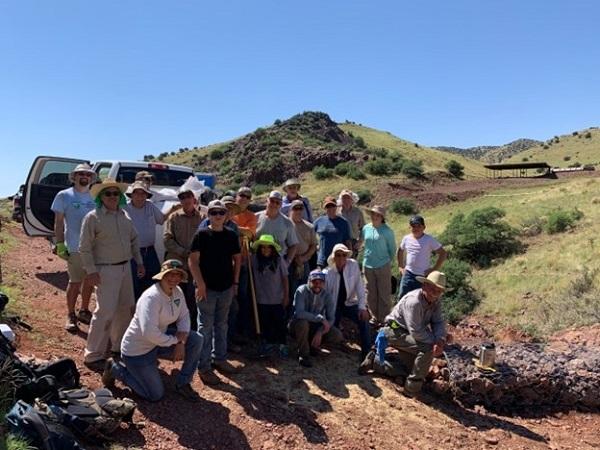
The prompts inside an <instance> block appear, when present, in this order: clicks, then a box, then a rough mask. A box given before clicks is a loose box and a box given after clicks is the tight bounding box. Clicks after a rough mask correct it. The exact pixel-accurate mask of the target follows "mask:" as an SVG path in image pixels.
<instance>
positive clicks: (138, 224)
mask: <svg viewBox="0 0 600 450" xmlns="http://www.w3.org/2000/svg"><path fill="white" fill-rule="evenodd" d="M123 209H124V210H125V211H126V212H127V214H128V215H129V217H130V218H131V221H132V222H133V226H134V227H135V231H137V234H138V240H139V245H140V248H144V247H149V246H151V245H154V240H155V238H156V225H162V224H163V222H164V221H165V219H164V216H163V213H162V212H161V211H160V209H158V206H156V205H155V204H154V203H152V202H151V201H150V200H146V203H144V206H143V207H142V208H136V207H135V206H133V203H131V202H129V203H127V204H126V205H125V206H124V207H123Z"/></svg>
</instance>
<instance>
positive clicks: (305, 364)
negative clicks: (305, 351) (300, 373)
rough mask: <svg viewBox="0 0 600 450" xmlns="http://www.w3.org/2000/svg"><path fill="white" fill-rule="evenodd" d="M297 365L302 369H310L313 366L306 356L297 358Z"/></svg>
mask: <svg viewBox="0 0 600 450" xmlns="http://www.w3.org/2000/svg"><path fill="white" fill-rule="evenodd" d="M298 363H299V364H300V365H301V366H302V367H312V366H313V364H312V361H311V360H310V358H309V357H308V356H299V357H298Z"/></svg>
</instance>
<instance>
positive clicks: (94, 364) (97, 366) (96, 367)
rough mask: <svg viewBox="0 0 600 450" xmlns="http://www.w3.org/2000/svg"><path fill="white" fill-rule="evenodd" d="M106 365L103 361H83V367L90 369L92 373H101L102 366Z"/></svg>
mask: <svg viewBox="0 0 600 450" xmlns="http://www.w3.org/2000/svg"><path fill="white" fill-rule="evenodd" d="M105 364H106V360H105V359H99V360H97V361H84V362H83V365H84V366H85V367H87V368H88V369H90V370H91V371H92V372H103V371H104V365H105Z"/></svg>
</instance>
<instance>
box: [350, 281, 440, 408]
mask: <svg viewBox="0 0 600 450" xmlns="http://www.w3.org/2000/svg"><path fill="white" fill-rule="evenodd" d="M417 280H418V281H419V282H420V283H422V284H423V286H422V288H421V289H416V290H414V291H411V292H409V293H408V294H406V295H405V296H404V297H402V298H401V299H400V301H399V302H398V303H397V304H396V306H395V307H394V309H392V312H391V313H390V314H388V315H387V317H386V318H385V323H386V325H385V326H384V327H383V328H382V329H381V330H380V331H379V333H378V335H377V339H376V341H375V346H376V352H375V351H372V352H370V353H369V355H367V357H366V358H365V360H364V361H363V363H362V364H361V369H362V371H363V373H364V372H365V371H366V370H368V369H369V368H371V367H372V368H373V370H374V371H375V372H377V373H381V374H383V375H390V376H395V375H399V374H398V373H395V372H396V371H395V370H394V366H392V364H390V362H388V361H385V349H386V347H387V346H388V345H390V346H392V347H394V348H396V349H397V350H399V351H400V355H399V356H400V359H401V361H402V363H403V365H405V366H406V367H407V368H408V377H407V378H406V383H405V384H404V392H403V393H404V394H405V395H406V396H409V397H413V396H416V395H417V394H418V393H419V392H420V391H421V387H422V385H423V380H424V379H425V376H426V375H427V373H428V372H429V366H430V365H431V362H432V361H433V358H434V357H436V356H440V355H441V354H442V353H443V351H444V345H445V344H446V342H447V341H448V340H449V337H450V336H449V335H448V334H447V333H446V324H445V321H444V318H443V317H442V305H441V300H440V297H441V296H442V294H443V293H444V291H446V275H445V274H443V273H442V272H438V271H433V272H431V273H430V274H429V275H428V276H427V278H425V277H417Z"/></svg>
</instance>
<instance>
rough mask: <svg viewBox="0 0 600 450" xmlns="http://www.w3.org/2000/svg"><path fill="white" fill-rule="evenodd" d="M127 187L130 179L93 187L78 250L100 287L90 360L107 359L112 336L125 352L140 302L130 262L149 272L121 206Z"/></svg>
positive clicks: (140, 272)
mask: <svg viewBox="0 0 600 450" xmlns="http://www.w3.org/2000/svg"><path fill="white" fill-rule="evenodd" d="M126 189H127V185H126V184H124V183H118V182H116V181H115V180H112V179H106V180H104V181H103V182H102V183H98V184H95V185H94V186H92V188H91V190H90V193H91V195H92V197H93V198H94V201H95V202H96V205H97V208H96V209H94V210H93V211H91V212H89V213H88V214H87V215H86V216H85V218H84V219H83V225H82V229H81V242H80V244H79V252H80V253H81V260H82V262H83V268H84V269H85V272H86V273H87V276H86V281H88V282H89V283H90V284H91V285H94V286H96V287H97V289H96V309H95V310H94V315H93V316H92V321H91V323H90V329H89V331H88V339H87V345H86V348H85V352H84V362H85V363H86V364H87V365H92V366H93V365H95V363H99V362H101V361H104V359H105V357H106V355H105V351H106V349H107V346H108V341H109V339H110V344H111V350H112V352H113V353H115V354H118V353H119V352H120V347H121V338H122V337H123V333H124V332H125V330H126V328H127V325H129V321H130V319H131V316H132V315H133V308H134V306H135V298H134V293H133V283H132V280H131V265H130V264H129V261H130V260H131V259H132V258H134V259H135V261H136V263H137V265H138V267H137V274H136V275H137V276H138V277H140V278H141V277H143V276H144V274H145V269H144V264H143V260H142V255H141V254H140V248H139V244H138V234H137V232H136V231H135V227H134V225H133V222H132V221H131V219H130V218H129V216H128V215H127V214H126V213H125V212H124V211H123V209H122V207H123V206H125V195H124V194H125V190H126Z"/></svg>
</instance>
